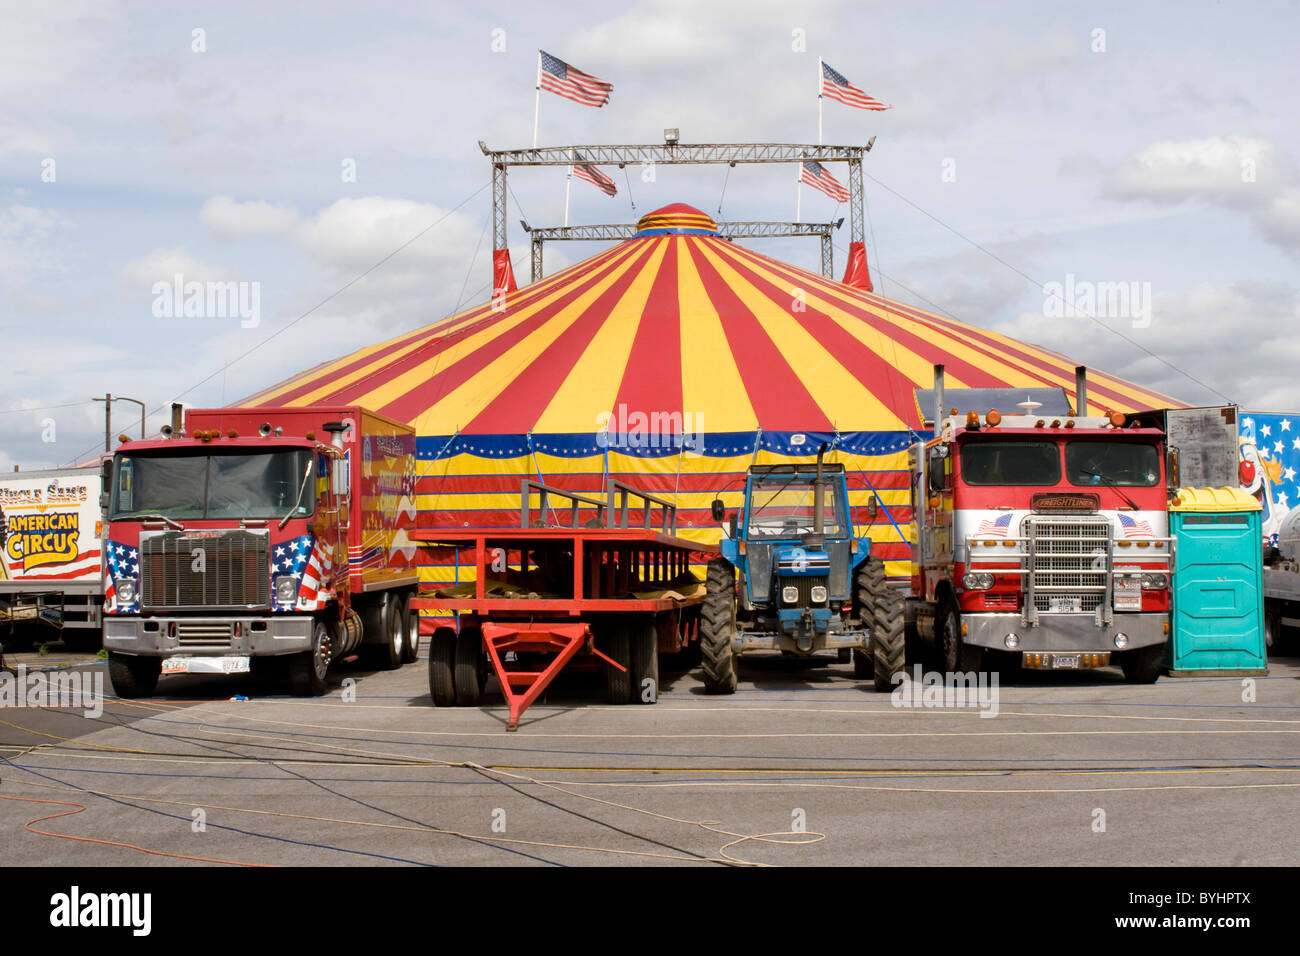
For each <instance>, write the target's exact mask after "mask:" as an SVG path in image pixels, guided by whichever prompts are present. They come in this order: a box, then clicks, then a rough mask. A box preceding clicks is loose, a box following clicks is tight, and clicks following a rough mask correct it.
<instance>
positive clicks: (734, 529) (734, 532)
mask: <svg viewBox="0 0 1300 956" xmlns="http://www.w3.org/2000/svg"><path fill="white" fill-rule="evenodd" d="M728 530H729V531H730V532H731V535H730V536H731V537H732V538H733V539H734V538H735V537H737V536H738V535H739V534H740V523H739V522H738V521H737V520H736V513H735V512H734V511H733V512H732V513H731V521H730V523H729V527H728Z"/></svg>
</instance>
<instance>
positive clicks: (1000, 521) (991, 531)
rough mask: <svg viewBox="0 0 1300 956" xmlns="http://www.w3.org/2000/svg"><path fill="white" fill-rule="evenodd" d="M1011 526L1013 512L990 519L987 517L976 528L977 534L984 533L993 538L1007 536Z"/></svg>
mask: <svg viewBox="0 0 1300 956" xmlns="http://www.w3.org/2000/svg"><path fill="white" fill-rule="evenodd" d="M1010 528H1011V514H1010V513H1008V514H1004V515H1000V516H999V517H998V518H997V519H995V520H993V521H989V520H988V519H987V518H985V519H984V520H983V521H981V522H980V526H979V527H978V528H976V529H975V534H976V535H977V536H979V535H984V536H986V537H992V538H1005V537H1006V536H1007V531H1008V530H1010Z"/></svg>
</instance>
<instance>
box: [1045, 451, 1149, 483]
mask: <svg viewBox="0 0 1300 956" xmlns="http://www.w3.org/2000/svg"><path fill="white" fill-rule="evenodd" d="M1065 473H1066V477H1068V478H1069V479H1070V484H1072V485H1122V486H1125V487H1129V488H1150V487H1152V486H1153V485H1155V484H1156V483H1157V482H1158V481H1159V480H1160V452H1159V451H1158V450H1157V449H1156V446H1155V445H1149V444H1146V443H1144V442H1132V441H1072V442H1069V443H1067V444H1066V446H1065Z"/></svg>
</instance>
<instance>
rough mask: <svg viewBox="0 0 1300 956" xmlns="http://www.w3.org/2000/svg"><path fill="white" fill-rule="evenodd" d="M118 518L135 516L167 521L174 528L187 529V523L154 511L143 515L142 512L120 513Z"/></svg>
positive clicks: (139, 519) (140, 518)
mask: <svg viewBox="0 0 1300 956" xmlns="http://www.w3.org/2000/svg"><path fill="white" fill-rule="evenodd" d="M118 518H135V519H136V520H138V521H165V522H167V523H168V524H169V525H171V526H172V527H173V528H175V529H176V530H177V531H184V530H185V525H183V524H181V523H180V522H179V521H176V520H174V519H172V518H169V517H167V516H166V515H160V514H154V513H152V512H151V513H149V514H143V515H141V514H126V515H118Z"/></svg>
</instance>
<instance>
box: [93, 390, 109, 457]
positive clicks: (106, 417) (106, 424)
mask: <svg viewBox="0 0 1300 956" xmlns="http://www.w3.org/2000/svg"><path fill="white" fill-rule="evenodd" d="M91 401H95V402H103V403H104V452H105V453H107V452H110V451H112V450H113V393H112V392H105V393H104V397H103V398H94V399H91Z"/></svg>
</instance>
